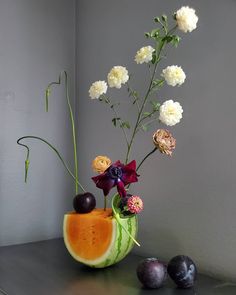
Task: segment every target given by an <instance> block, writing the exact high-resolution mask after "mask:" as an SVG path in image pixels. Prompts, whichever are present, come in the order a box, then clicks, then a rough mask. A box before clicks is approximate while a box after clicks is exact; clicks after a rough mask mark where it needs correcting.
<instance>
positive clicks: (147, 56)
mask: <svg viewBox="0 0 236 295" xmlns="http://www.w3.org/2000/svg"><path fill="white" fill-rule="evenodd" d="M154 51H155V49H154V48H153V47H152V46H146V47H142V48H140V49H139V50H138V51H137V53H136V56H135V61H136V63H137V64H142V63H144V62H146V63H148V62H149V61H151V60H152V53H153V52H154Z"/></svg>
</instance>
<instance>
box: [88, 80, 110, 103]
mask: <svg viewBox="0 0 236 295" xmlns="http://www.w3.org/2000/svg"><path fill="white" fill-rule="evenodd" d="M106 92H107V83H106V82H105V81H96V82H94V83H93V84H92V85H91V87H90V88H89V96H90V97H91V98H92V99H96V98H99V97H100V96H101V95H102V94H105V93H106Z"/></svg>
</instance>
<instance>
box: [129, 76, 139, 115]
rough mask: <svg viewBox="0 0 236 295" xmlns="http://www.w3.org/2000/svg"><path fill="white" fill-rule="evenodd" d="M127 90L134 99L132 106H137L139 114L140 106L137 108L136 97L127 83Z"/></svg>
mask: <svg viewBox="0 0 236 295" xmlns="http://www.w3.org/2000/svg"><path fill="white" fill-rule="evenodd" d="M127 88H128V92H130V95H131V96H132V97H133V99H134V104H135V105H136V106H137V109H138V112H140V106H139V103H138V99H139V98H138V97H136V96H135V95H134V93H133V89H132V88H131V86H130V84H129V82H127Z"/></svg>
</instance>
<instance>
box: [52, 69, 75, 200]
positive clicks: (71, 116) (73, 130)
mask: <svg viewBox="0 0 236 295" xmlns="http://www.w3.org/2000/svg"><path fill="white" fill-rule="evenodd" d="M62 75H64V77H65V87H66V100H67V105H68V108H69V113H70V121H71V127H72V138H73V149H74V169H75V178H76V180H78V157H77V144H76V131H75V121H74V116H73V110H72V107H71V103H70V97H69V87H68V75H67V72H66V71H62V72H61V73H60V75H59V79H58V81H57V82H52V83H50V84H49V85H48V87H47V89H46V111H48V97H49V95H50V87H51V86H52V85H60V84H61V79H62ZM75 193H76V194H78V181H75Z"/></svg>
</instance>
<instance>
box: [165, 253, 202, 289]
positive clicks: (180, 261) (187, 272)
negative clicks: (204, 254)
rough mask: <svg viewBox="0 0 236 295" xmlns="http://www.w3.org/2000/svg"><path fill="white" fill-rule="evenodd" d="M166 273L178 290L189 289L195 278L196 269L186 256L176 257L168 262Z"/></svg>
mask: <svg viewBox="0 0 236 295" xmlns="http://www.w3.org/2000/svg"><path fill="white" fill-rule="evenodd" d="M167 272H168V274H169V276H170V277H171V279H172V280H173V281H174V282H175V283H176V285H177V286H178V287H179V288H183V289H185V288H191V287H193V285H194V282H195V280H196V276H197V268H196V265H195V264H194V262H193V261H192V259H191V258H190V257H188V256H184V255H178V256H175V257H174V258H172V259H171V260H170V262H169V263H168V266H167Z"/></svg>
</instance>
